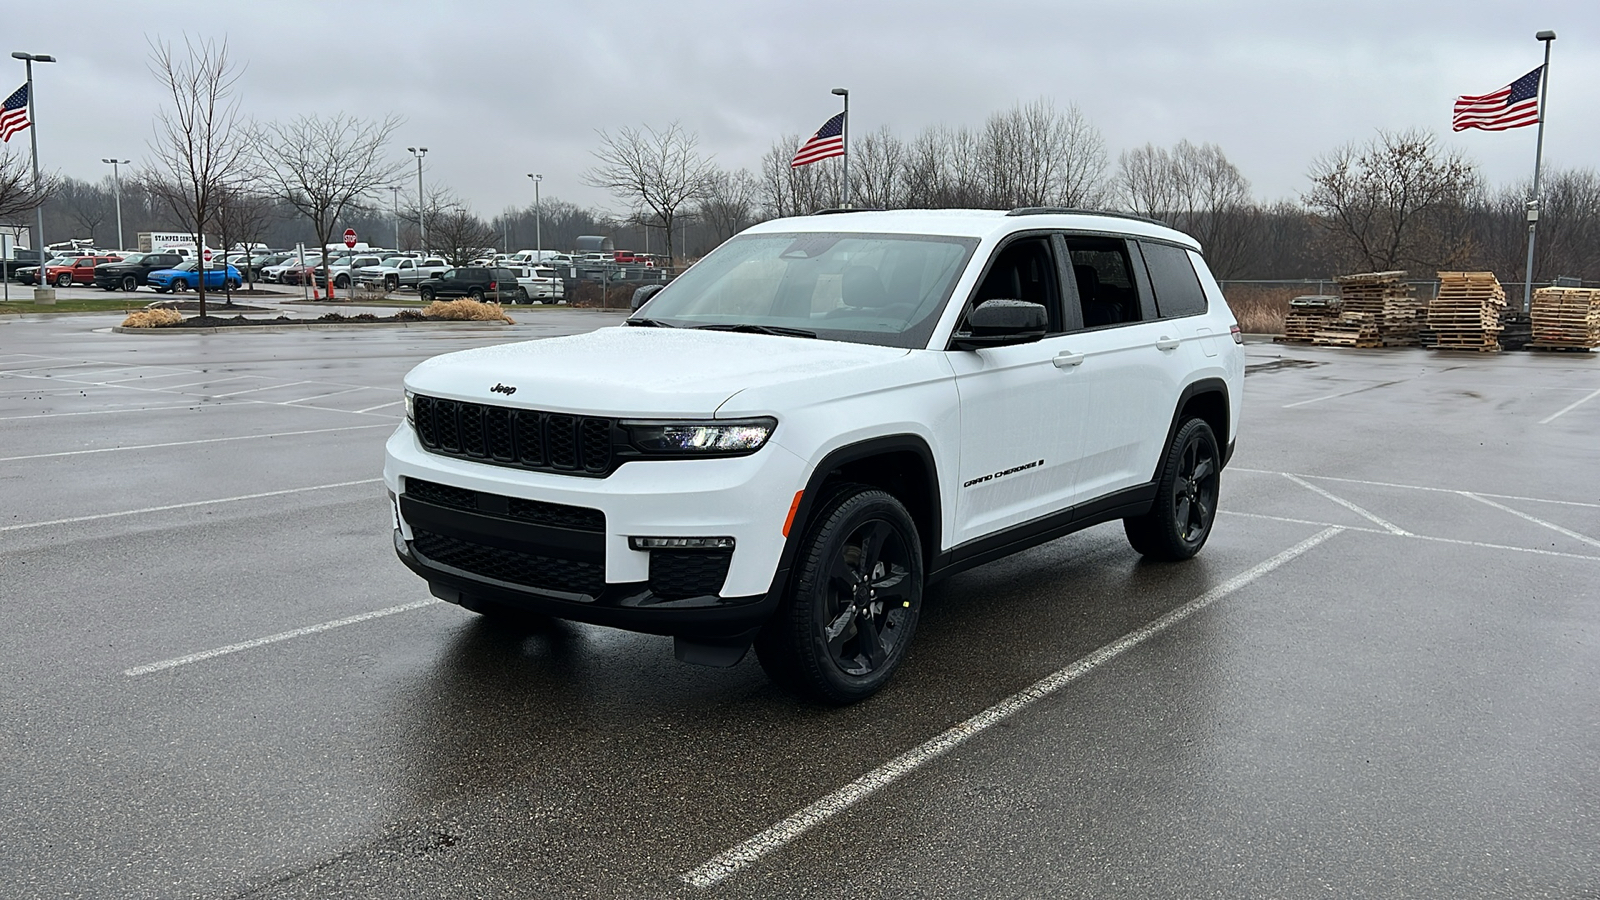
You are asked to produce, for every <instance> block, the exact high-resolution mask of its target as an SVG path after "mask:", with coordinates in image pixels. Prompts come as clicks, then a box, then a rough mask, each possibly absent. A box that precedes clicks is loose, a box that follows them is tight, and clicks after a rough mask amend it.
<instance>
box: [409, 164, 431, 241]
mask: <svg viewBox="0 0 1600 900" xmlns="http://www.w3.org/2000/svg"><path fill="white" fill-rule="evenodd" d="M406 149H407V150H410V151H411V155H412V156H415V157H416V158H417V231H418V232H419V233H420V234H421V235H422V248H421V249H422V253H423V255H424V256H426V255H427V253H428V221H427V217H426V216H425V215H424V214H423V211H422V158H423V157H424V156H427V155H428V148H427V147H407V148H406Z"/></svg>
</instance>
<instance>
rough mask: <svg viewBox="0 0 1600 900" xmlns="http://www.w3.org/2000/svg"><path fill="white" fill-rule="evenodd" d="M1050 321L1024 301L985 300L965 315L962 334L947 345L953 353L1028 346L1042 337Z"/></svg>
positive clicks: (1039, 306) (1042, 311)
mask: <svg viewBox="0 0 1600 900" xmlns="http://www.w3.org/2000/svg"><path fill="white" fill-rule="evenodd" d="M1049 324H1050V317H1049V315H1048V314H1047V313H1046V312H1045V308H1044V306H1043V305H1042V304H1039V303H1029V302H1027V301H1025V300H985V301H984V302H982V303H980V304H978V305H977V307H976V308H974V309H973V310H972V312H970V313H968V314H967V321H966V327H965V330H964V331H957V332H956V333H955V335H954V337H952V338H951V340H950V344H951V346H953V347H955V348H956V349H957V350H980V349H982V348H984V347H1008V346H1010V345H1012V344H1031V343H1033V342H1034V341H1037V340H1038V339H1040V338H1042V337H1044V335H1045V331H1047V330H1048V329H1049Z"/></svg>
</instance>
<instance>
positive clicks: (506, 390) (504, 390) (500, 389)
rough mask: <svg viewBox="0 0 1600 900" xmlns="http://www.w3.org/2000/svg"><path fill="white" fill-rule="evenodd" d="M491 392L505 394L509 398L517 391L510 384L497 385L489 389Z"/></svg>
mask: <svg viewBox="0 0 1600 900" xmlns="http://www.w3.org/2000/svg"><path fill="white" fill-rule="evenodd" d="M489 390H490V391H492V392H494V393H496V394H505V395H506V396H507V397H509V396H511V395H512V394H515V393H516V392H517V389H516V388H514V387H512V386H511V385H509V384H496V385H495V386H494V387H492V388H489Z"/></svg>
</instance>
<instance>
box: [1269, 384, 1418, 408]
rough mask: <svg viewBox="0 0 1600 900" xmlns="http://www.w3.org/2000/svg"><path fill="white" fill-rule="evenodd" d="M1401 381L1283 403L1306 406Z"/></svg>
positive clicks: (1290, 405) (1285, 405) (1289, 405)
mask: <svg viewBox="0 0 1600 900" xmlns="http://www.w3.org/2000/svg"><path fill="white" fill-rule="evenodd" d="M1399 383H1400V382H1398V381H1385V382H1384V383H1382V384H1369V385H1367V386H1366V387H1359V388H1356V389H1355V390H1350V391H1340V392H1339V393H1337V394H1329V395H1327V396H1325V397H1312V398H1311V399H1310V400H1301V401H1300V402H1298V403H1285V404H1284V405H1283V408H1284V409H1294V408H1295V407H1296V406H1305V405H1306V404H1307V403H1321V402H1322V401H1324V400H1336V399H1338V398H1340V397H1348V396H1350V395H1351V394H1360V393H1362V392H1364V391H1375V390H1377V389H1378V388H1383V387H1388V386H1390V385H1392V384H1399Z"/></svg>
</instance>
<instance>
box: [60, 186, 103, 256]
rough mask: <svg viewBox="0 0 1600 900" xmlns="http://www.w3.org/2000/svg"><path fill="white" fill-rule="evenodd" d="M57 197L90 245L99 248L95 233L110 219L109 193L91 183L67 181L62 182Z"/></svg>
mask: <svg viewBox="0 0 1600 900" xmlns="http://www.w3.org/2000/svg"><path fill="white" fill-rule="evenodd" d="M58 196H59V199H60V201H61V205H62V206H63V207H65V208H66V211H67V214H68V215H70V216H71V217H72V222H73V224H74V225H76V226H77V227H79V228H81V229H83V231H84V233H85V235H86V236H87V237H88V238H89V242H90V244H91V245H93V246H96V247H98V246H100V242H99V239H98V238H96V237H95V232H96V231H97V230H99V228H100V225H101V223H103V222H105V220H107V219H109V218H111V214H112V212H113V209H114V208H113V206H112V198H111V192H110V191H108V190H105V189H104V188H102V187H100V186H99V185H97V184H93V183H91V182H87V181H78V180H77V179H68V180H66V181H63V182H62V184H61V188H60V192H59V195H58Z"/></svg>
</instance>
